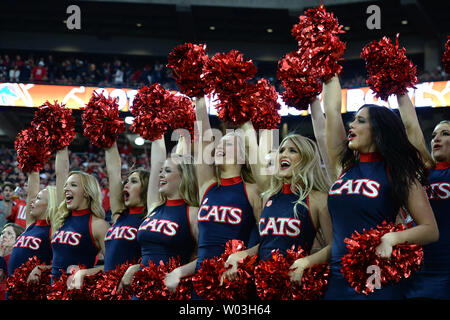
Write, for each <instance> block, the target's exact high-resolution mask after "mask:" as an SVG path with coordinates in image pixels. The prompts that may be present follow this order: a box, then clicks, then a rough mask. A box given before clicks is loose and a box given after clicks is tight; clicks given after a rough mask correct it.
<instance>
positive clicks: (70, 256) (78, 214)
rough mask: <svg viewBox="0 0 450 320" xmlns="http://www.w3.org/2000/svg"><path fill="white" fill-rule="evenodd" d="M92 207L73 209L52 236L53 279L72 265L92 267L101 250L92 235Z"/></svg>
mask: <svg viewBox="0 0 450 320" xmlns="http://www.w3.org/2000/svg"><path fill="white" fill-rule="evenodd" d="M91 223H92V214H91V210H90V209H84V210H73V211H72V212H71V214H70V216H69V217H68V218H67V219H66V221H64V224H63V225H62V226H61V227H60V228H59V230H58V231H56V232H55V234H54V235H53V238H52V247H53V263H52V279H55V278H58V277H59V276H60V275H61V270H63V271H67V268H68V267H69V266H72V265H75V266H76V265H83V266H85V267H86V268H92V267H94V265H95V258H96V256H97V254H98V252H99V250H100V248H98V247H97V245H96V244H95V240H94V237H93V235H92V228H91Z"/></svg>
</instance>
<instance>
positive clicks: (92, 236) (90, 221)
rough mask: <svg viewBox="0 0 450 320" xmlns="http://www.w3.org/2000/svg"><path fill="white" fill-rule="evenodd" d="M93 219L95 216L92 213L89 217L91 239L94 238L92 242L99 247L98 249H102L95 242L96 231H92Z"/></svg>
mask: <svg viewBox="0 0 450 320" xmlns="http://www.w3.org/2000/svg"><path fill="white" fill-rule="evenodd" d="M92 219H93V216H92V215H91V216H90V217H89V234H90V235H91V240H92V243H93V244H94V246H95V247H96V248H97V250H100V248H99V247H98V246H97V243H96V242H95V239H94V233H93V232H92Z"/></svg>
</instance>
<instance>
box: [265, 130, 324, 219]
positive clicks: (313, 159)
mask: <svg viewBox="0 0 450 320" xmlns="http://www.w3.org/2000/svg"><path fill="white" fill-rule="evenodd" d="M287 141H291V142H292V143H293V144H294V145H295V146H296V147H297V149H298V150H299V152H300V160H299V161H298V162H297V163H295V164H294V165H293V167H292V177H291V179H290V185H291V189H292V192H293V193H294V194H296V195H298V200H297V201H296V203H295V205H294V214H295V217H297V205H298V204H301V205H303V206H304V207H307V205H306V204H305V202H304V200H305V199H306V197H307V196H308V195H309V193H310V192H311V191H313V190H315V191H320V192H325V193H328V190H329V188H330V184H329V182H328V180H327V179H326V178H325V175H324V173H323V170H322V168H321V165H320V155H319V150H318V148H317V145H316V143H315V142H314V141H312V140H311V139H309V138H306V137H303V136H301V135H299V134H290V135H288V136H286V137H285V138H284V139H283V141H281V144H280V147H279V148H278V150H277V154H276V160H275V165H276V168H277V169H276V170H275V172H274V174H273V175H272V177H271V179H270V186H269V188H268V189H267V190H266V191H264V192H263V193H262V195H261V196H262V197H263V199H268V198H269V197H271V196H273V195H275V194H277V193H279V192H280V191H281V188H282V187H283V177H281V176H280V174H279V161H278V159H279V156H280V149H281V148H282V147H283V146H284V144H285V143H286V142H287Z"/></svg>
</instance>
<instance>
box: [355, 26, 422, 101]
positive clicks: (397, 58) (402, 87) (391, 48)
mask: <svg viewBox="0 0 450 320" xmlns="http://www.w3.org/2000/svg"><path fill="white" fill-rule="evenodd" d="M405 52H406V49H405V48H401V49H400V48H399V45H398V34H397V36H396V41H395V44H393V43H392V42H391V39H389V38H387V37H383V38H382V39H381V40H380V41H378V42H377V41H372V42H371V43H369V44H368V45H366V46H364V48H363V49H362V52H361V58H363V59H364V60H365V61H366V69H367V73H368V74H369V79H368V80H367V83H368V84H369V86H370V89H372V90H373V91H374V92H375V96H376V97H377V98H380V99H383V100H385V101H386V100H387V99H388V97H389V96H390V95H391V94H400V95H402V94H406V93H407V92H408V88H415V87H414V85H415V84H416V83H417V70H416V66H415V65H414V64H413V63H412V62H411V61H409V60H408V58H407V57H406V54H405Z"/></svg>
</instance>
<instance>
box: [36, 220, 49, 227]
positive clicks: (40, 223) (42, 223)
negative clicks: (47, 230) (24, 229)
mask: <svg viewBox="0 0 450 320" xmlns="http://www.w3.org/2000/svg"><path fill="white" fill-rule="evenodd" d="M35 224H36V225H37V226H41V227H46V226H49V225H50V224H49V223H48V221H47V220H36V223H35Z"/></svg>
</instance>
